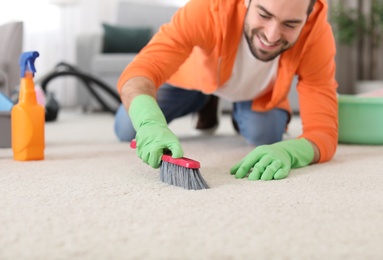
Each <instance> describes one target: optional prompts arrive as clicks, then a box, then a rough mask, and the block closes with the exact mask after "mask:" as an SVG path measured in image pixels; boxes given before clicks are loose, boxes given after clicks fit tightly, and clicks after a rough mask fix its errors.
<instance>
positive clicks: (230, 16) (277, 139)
mask: <svg viewBox="0 0 383 260" xmlns="http://www.w3.org/2000/svg"><path fill="white" fill-rule="evenodd" d="M334 56H335V44H334V39H333V34H332V31H331V27H330V25H329V24H328V22H327V3H326V1H325V0H226V1H222V0H190V1H189V2H188V3H187V4H186V5H185V7H183V8H181V9H180V10H179V11H178V12H177V13H176V14H175V16H174V17H173V18H172V21H171V22H170V23H169V24H167V25H165V26H163V27H162V28H161V29H160V31H159V32H158V33H157V34H156V35H155V36H154V37H153V39H152V40H151V42H149V44H148V45H147V46H146V47H145V48H144V49H143V50H142V51H141V52H140V54H139V55H138V56H137V57H136V59H135V60H134V61H133V62H132V63H130V64H129V65H128V66H127V68H126V69H125V70H124V72H123V73H122V75H121V77H120V79H119V82H118V90H119V92H120V94H121V99H122V102H123V104H124V108H120V110H119V111H118V113H117V116H116V133H117V135H118V136H119V137H120V139H122V140H125V141H129V140H131V139H132V138H136V141H137V154H138V156H139V157H140V158H141V159H142V160H143V161H144V162H145V163H147V164H149V165H151V166H152V167H154V168H157V167H159V165H160V162H161V156H162V154H163V150H164V149H168V150H170V151H171V152H172V156H173V157H174V158H179V157H182V156H183V150H182V147H181V145H180V142H179V140H178V138H177V137H176V136H175V135H174V134H173V133H172V132H171V131H170V130H169V128H168V126H167V123H169V122H170V121H171V120H173V119H175V118H178V117H181V116H184V115H186V114H190V113H196V112H199V111H201V109H202V108H203V107H204V106H205V105H206V104H208V103H209V97H210V96H209V94H215V95H217V96H220V97H222V98H226V99H228V100H229V101H232V102H233V120H234V122H235V123H236V125H237V126H238V130H239V132H240V134H241V135H243V136H244V137H245V139H246V140H247V141H248V142H249V143H250V144H253V145H255V146H256V148H255V149H254V150H253V151H252V152H250V153H249V154H248V155H247V156H246V157H245V158H244V159H243V160H241V161H240V162H239V163H237V164H236V165H234V166H233V167H232V168H231V170H230V172H231V174H233V175H235V177H236V178H244V177H246V176H248V178H249V179H250V180H258V179H262V180H271V179H282V178H285V177H287V175H288V174H289V171H290V169H292V168H298V167H303V166H306V165H309V164H311V163H317V162H325V161H328V160H330V159H331V158H332V157H333V155H334V153H335V150H336V146H337V139H338V136H337V133H338V121H337V111H338V110H337V97H336V88H337V83H336V81H335V78H334V74H335V63H334ZM294 75H298V78H299V83H298V86H297V90H298V94H299V102H300V115H301V119H302V125H303V134H302V135H301V136H300V137H299V138H297V139H294V140H286V141H281V140H282V135H283V133H284V131H285V129H286V127H287V124H288V122H289V120H290V113H291V110H290V106H289V103H288V100H287V95H288V92H289V89H290V85H291V81H292V79H293V77H294ZM165 81H166V84H163V83H164V82H165ZM160 86H161V87H160ZM126 111H128V114H129V115H127V113H126ZM133 127H134V129H133Z"/></svg>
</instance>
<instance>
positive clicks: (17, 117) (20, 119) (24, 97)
mask: <svg viewBox="0 0 383 260" xmlns="http://www.w3.org/2000/svg"><path fill="white" fill-rule="evenodd" d="M38 56H39V53H38V52H37V51H34V52H24V53H22V54H21V55H20V59H19V65H20V69H21V81H20V93H19V101H18V103H17V104H16V105H14V106H13V108H12V112H11V124H12V150H13V158H14V159H15V160H17V161H30V160H43V159H44V148H45V139H44V125H45V109H44V107H43V106H41V105H40V104H38V103H37V98H36V91H35V84H34V81H33V77H34V73H35V72H36V69H35V64H34V62H35V59H36V58H37V57H38Z"/></svg>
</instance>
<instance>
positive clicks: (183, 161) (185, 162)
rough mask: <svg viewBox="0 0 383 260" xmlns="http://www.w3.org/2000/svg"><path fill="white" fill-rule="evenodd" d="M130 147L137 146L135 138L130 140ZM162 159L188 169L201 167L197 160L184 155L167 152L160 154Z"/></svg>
mask: <svg viewBox="0 0 383 260" xmlns="http://www.w3.org/2000/svg"><path fill="white" fill-rule="evenodd" d="M130 147H131V148H133V149H136V147H137V143H136V140H134V139H133V140H132V141H131V142H130ZM162 161H165V162H168V163H172V164H176V165H178V166H182V167H185V168H189V169H199V168H200V167H201V165H200V163H199V162H197V161H194V160H192V159H189V158H186V157H182V158H173V157H172V156H171V155H169V154H164V155H162Z"/></svg>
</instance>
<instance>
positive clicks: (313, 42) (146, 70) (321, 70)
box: [118, 0, 338, 162]
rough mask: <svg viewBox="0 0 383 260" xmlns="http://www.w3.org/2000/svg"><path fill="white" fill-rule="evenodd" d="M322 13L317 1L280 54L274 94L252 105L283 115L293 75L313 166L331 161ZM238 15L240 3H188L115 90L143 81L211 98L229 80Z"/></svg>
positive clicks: (327, 42) (331, 88) (330, 64)
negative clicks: (313, 149) (316, 159)
mask: <svg viewBox="0 0 383 260" xmlns="http://www.w3.org/2000/svg"><path fill="white" fill-rule="evenodd" d="M327 8H328V7H327V3H326V0H317V3H316V4H315V7H314V10H313V12H312V13H311V14H310V16H309V19H308V21H307V23H306V25H305V26H304V28H303V30H302V32H301V35H300V36H299V39H298V41H297V42H296V44H295V45H294V46H293V47H292V48H291V49H289V50H287V51H285V52H284V53H282V55H281V58H280V61H279V67H278V75H277V79H276V83H275V86H274V88H273V89H272V90H270V91H269V92H267V93H265V94H264V95H262V96H261V97H258V98H256V99H255V100H254V101H253V105H252V109H253V110H256V111H266V110H269V109H272V108H275V107H279V108H282V109H285V110H288V111H290V105H289V102H288V99H287V95H288V93H289V90H290V85H291V82H292V79H293V77H294V75H298V77H299V83H298V86H297V91H298V94H299V106H300V116H301V119H302V126H303V134H302V137H304V138H307V139H308V140H310V141H312V142H314V143H315V144H316V145H317V146H318V148H319V151H320V162H323V161H327V160H330V159H331V158H332V157H333V155H334V153H335V150H336V146H337V141H338V103H337V96H336V88H337V82H336V80H335V61H334V56H335V42H334V38H333V34H332V30H331V27H330V25H329V23H328V22H327ZM245 14H246V7H245V5H244V0H225V1H222V0H190V1H189V2H188V3H187V4H186V5H185V6H184V7H183V8H181V9H180V10H178V12H177V13H176V14H175V15H174V16H173V18H172V20H171V22H170V23H169V24H166V25H164V26H162V27H161V29H160V30H159V32H158V33H157V34H156V35H154V37H153V38H152V40H151V41H150V42H149V44H148V45H147V46H146V47H145V48H144V49H143V50H142V51H141V52H140V53H139V55H137V56H136V58H135V59H134V61H133V62H131V63H130V64H129V65H128V66H127V67H126V68H125V70H124V71H123V73H122V75H121V77H120V79H119V82H118V90H119V91H121V88H122V86H123V85H124V83H125V82H126V81H127V80H129V79H130V78H132V77H136V76H144V77H147V78H149V79H151V80H152V81H153V82H154V84H155V85H156V86H157V87H159V86H160V85H162V84H163V83H164V82H165V81H167V82H168V83H170V84H172V85H175V86H179V87H183V88H186V89H195V90H200V91H203V92H205V93H213V92H214V91H215V90H216V89H217V88H219V87H220V86H222V85H223V84H224V83H225V82H226V81H227V80H228V79H229V78H230V75H231V71H232V69H233V66H234V61H235V56H236V52H237V48H238V45H239V42H240V39H241V36H242V27H243V22H244V18H245Z"/></svg>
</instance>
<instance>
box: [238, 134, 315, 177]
mask: <svg viewBox="0 0 383 260" xmlns="http://www.w3.org/2000/svg"><path fill="white" fill-rule="evenodd" d="M313 158H314V148H313V147H312V145H311V143H310V142H309V141H307V140H306V139H303V138H301V139H294V140H288V141H281V142H278V143H274V144H271V145H261V146H258V147H257V148H255V149H254V150H253V151H251V152H250V153H249V154H248V155H247V156H246V157H245V158H243V159H242V160H241V161H240V162H239V163H237V164H236V165H234V166H233V167H232V168H231V169H230V173H231V174H235V177H236V178H244V177H246V176H247V174H249V180H259V179H262V180H272V179H276V180H279V179H283V178H286V177H287V175H289V172H290V169H293V168H299V167H303V166H306V165H308V164H310V163H311V162H312V160H313Z"/></svg>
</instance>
